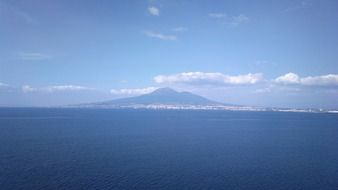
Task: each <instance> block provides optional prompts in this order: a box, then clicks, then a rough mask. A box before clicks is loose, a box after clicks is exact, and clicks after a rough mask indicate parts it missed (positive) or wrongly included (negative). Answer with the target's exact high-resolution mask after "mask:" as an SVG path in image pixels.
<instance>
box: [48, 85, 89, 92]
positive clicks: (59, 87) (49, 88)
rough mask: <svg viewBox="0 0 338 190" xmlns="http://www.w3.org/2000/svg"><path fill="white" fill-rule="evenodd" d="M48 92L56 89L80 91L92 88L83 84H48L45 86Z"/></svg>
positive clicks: (56, 90)
mask: <svg viewBox="0 0 338 190" xmlns="http://www.w3.org/2000/svg"><path fill="white" fill-rule="evenodd" d="M46 90H47V91H48V92H58V91H82V90H93V89H92V88H88V87H85V86H76V85H60V86H48V87H47V88H46Z"/></svg>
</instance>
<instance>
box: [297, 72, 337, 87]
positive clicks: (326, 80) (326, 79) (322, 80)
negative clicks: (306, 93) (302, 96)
mask: <svg viewBox="0 0 338 190" xmlns="http://www.w3.org/2000/svg"><path fill="white" fill-rule="evenodd" d="M301 83H302V84H303V85H308V86H338V75H334V74H328V75H322V76H315V77H311V76H310V77H305V78H302V79H301Z"/></svg>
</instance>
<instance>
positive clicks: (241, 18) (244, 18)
mask: <svg viewBox="0 0 338 190" xmlns="http://www.w3.org/2000/svg"><path fill="white" fill-rule="evenodd" d="M232 21H233V22H235V23H243V22H248V21H249V17H247V16H245V15H243V14H240V15H238V16H233V17H232Z"/></svg>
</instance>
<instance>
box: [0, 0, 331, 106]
mask: <svg viewBox="0 0 338 190" xmlns="http://www.w3.org/2000/svg"><path fill="white" fill-rule="evenodd" d="M337 7H338V2H337V1H334V0H324V1H315V0H297V1H292V0H289V1H283V2H280V1H267V0H264V1H259V2H258V1H250V2H248V1H243V0H240V1H220V0H219V1H218V0H215V1H206V2H201V1H183V0H177V1H169V0H140V1H108V0H104V1H100V2H96V1H78V0H75V1H66V0H59V1H52V0H47V1H45V0H31V1H22V0H15V1H11V0H0V28H1V30H0V31H1V32H0V41H1V43H0V106H1V105H6V106H54V105H65V104H77V103H88V102H96V101H103V100H110V99H117V98H123V97H130V96H137V95H141V94H146V93H150V92H152V91H154V90H155V89H157V88H161V87H170V88H173V89H175V90H178V91H188V92H192V93H194V94H198V95H201V96H203V97H206V98H208V99H210V100H215V101H218V102H222V103H229V104H238V105H250V106H264V107H290V108H329V109H338V101H335V100H336V99H337V97H338V65H337V64H338V37H337V34H338V24H337V23H338V11H337Z"/></svg>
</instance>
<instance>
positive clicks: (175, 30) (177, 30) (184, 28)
mask: <svg viewBox="0 0 338 190" xmlns="http://www.w3.org/2000/svg"><path fill="white" fill-rule="evenodd" d="M187 30H188V29H187V28H186V27H183V26H180V27H176V28H173V31H174V32H184V31H187Z"/></svg>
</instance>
